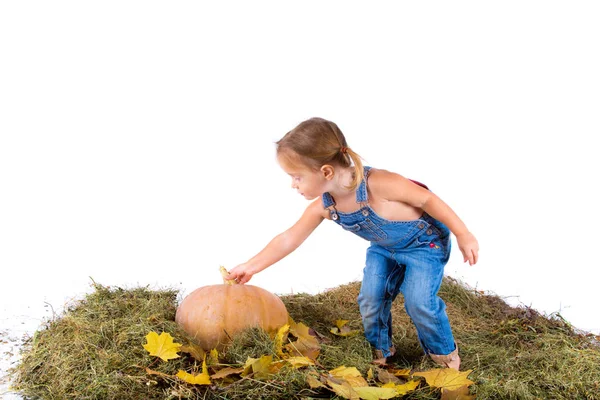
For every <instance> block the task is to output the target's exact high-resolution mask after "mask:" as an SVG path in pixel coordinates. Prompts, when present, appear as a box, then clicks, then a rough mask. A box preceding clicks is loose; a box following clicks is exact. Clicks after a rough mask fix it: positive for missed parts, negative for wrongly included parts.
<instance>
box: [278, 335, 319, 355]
mask: <svg viewBox="0 0 600 400" xmlns="http://www.w3.org/2000/svg"><path fill="white" fill-rule="evenodd" d="M284 348H285V349H286V350H287V351H288V352H289V353H290V354H292V355H294V356H303V357H308V358H310V359H311V360H316V359H317V357H318V356H319V353H320V352H321V345H320V344H319V343H318V342H316V340H315V341H312V340H310V339H309V340H307V339H305V338H299V339H298V340H296V341H295V342H292V343H288V344H286V345H285V347H284Z"/></svg>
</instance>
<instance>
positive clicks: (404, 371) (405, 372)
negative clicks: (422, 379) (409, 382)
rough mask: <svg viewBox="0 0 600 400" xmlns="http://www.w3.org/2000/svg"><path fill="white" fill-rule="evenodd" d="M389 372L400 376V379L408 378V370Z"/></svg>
mask: <svg viewBox="0 0 600 400" xmlns="http://www.w3.org/2000/svg"><path fill="white" fill-rule="evenodd" d="M390 372H391V373H393V374H394V375H395V376H400V377H402V378H409V377H410V369H396V370H391V371H390Z"/></svg>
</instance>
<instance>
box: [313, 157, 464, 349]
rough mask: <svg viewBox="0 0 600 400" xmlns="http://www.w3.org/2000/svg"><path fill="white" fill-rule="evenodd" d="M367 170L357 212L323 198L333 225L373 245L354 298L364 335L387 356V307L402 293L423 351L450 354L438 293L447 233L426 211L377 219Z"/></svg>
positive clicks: (358, 193) (447, 328)
mask: <svg viewBox="0 0 600 400" xmlns="http://www.w3.org/2000/svg"><path fill="white" fill-rule="evenodd" d="M369 170H370V167H365V179H364V180H363V181H362V182H361V184H360V185H359V187H358V189H357V191H356V202H357V203H358V204H359V205H360V209H359V210H358V211H355V212H351V213H343V212H339V211H338V210H337V209H336V207H335V200H334V199H333V197H332V196H331V195H330V194H329V193H324V194H323V197H322V199H323V206H324V207H325V208H326V209H328V210H329V212H330V215H331V219H332V220H333V221H334V222H335V223H336V224H338V225H340V226H341V227H342V228H343V229H345V230H347V231H349V232H352V233H354V234H356V235H358V236H360V237H362V238H363V239H366V240H368V241H370V242H371V246H370V247H369V248H368V250H367V257H366V266H365V269H364V276H363V280H362V286H361V290H360V294H359V296H358V305H359V308H360V312H361V315H362V320H363V326H364V329H365V336H366V338H367V340H368V341H369V343H371V345H372V346H373V347H374V348H375V350H379V351H381V353H382V354H383V356H384V357H388V356H390V354H391V353H390V347H391V346H392V314H391V307H392V302H393V301H394V299H395V298H396V296H397V295H398V293H402V294H403V295H404V304H405V309H406V312H407V313H408V315H409V316H410V318H411V319H412V321H413V323H414V325H415V327H416V329H417V334H418V337H419V342H420V344H421V347H422V348H423V350H424V351H425V353H427V354H434V355H447V354H450V353H452V352H453V351H454V350H455V348H456V344H455V342H454V337H453V335H452V330H451V328H450V322H449V321H448V316H447V314H446V305H445V304H444V302H443V301H442V299H441V298H440V297H439V296H438V295H437V293H438V290H439V289H440V286H441V284H442V278H443V276H444V266H445V265H446V263H447V262H448V259H449V257H450V230H449V229H448V228H447V227H446V226H445V225H444V224H442V223H441V222H440V221H437V220H436V219H435V218H433V217H431V216H430V215H428V214H426V213H424V214H423V215H422V216H421V217H420V218H419V219H417V220H414V221H390V220H387V219H385V218H382V217H381V216H379V215H377V213H376V212H375V211H374V210H373V209H372V208H371V207H370V206H369V203H368V190H367V177H368V173H369Z"/></svg>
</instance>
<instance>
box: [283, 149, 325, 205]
mask: <svg viewBox="0 0 600 400" xmlns="http://www.w3.org/2000/svg"><path fill="white" fill-rule="evenodd" d="M278 161H279V165H280V166H281V169H283V170H284V171H285V173H286V174H288V175H289V176H290V177H291V178H292V189H296V190H297V191H298V193H299V194H300V195H302V196H304V198H305V199H307V200H312V199H315V198H317V197H319V196H321V195H322V194H323V193H325V192H327V191H328V190H327V187H328V183H329V181H328V180H327V179H325V176H324V174H323V172H322V171H315V170H313V169H310V168H308V167H302V166H297V165H292V164H291V163H290V162H289V161H288V160H287V159H286V158H284V157H278Z"/></svg>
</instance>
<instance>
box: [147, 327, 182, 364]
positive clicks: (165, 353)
mask: <svg viewBox="0 0 600 400" xmlns="http://www.w3.org/2000/svg"><path fill="white" fill-rule="evenodd" d="M181 346H182V345H181V343H174V342H173V337H172V336H171V335H170V334H169V333H167V332H162V333H161V334H160V335H159V334H158V333H156V332H154V331H151V332H150V333H148V334H147V335H146V344H144V349H146V351H148V353H150V355H151V356H156V357H159V358H161V359H162V360H164V361H169V360H171V359H173V358H178V357H180V356H179V355H178V354H177V352H178V351H179V350H180V348H181Z"/></svg>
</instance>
